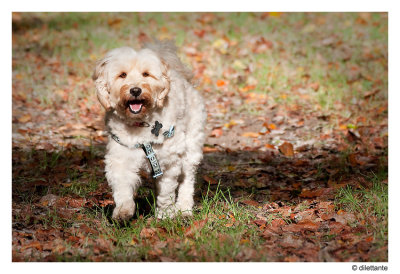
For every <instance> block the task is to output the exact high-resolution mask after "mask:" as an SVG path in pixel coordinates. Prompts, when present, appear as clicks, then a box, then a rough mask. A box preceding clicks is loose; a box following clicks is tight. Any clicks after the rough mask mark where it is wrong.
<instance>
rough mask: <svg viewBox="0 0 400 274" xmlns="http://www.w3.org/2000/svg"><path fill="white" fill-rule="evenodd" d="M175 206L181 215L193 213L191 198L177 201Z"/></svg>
mask: <svg viewBox="0 0 400 274" xmlns="http://www.w3.org/2000/svg"><path fill="white" fill-rule="evenodd" d="M176 207H177V209H178V210H179V211H180V213H181V214H182V216H183V217H191V216H192V215H193V213H192V208H193V200H188V201H179V202H178V203H176Z"/></svg>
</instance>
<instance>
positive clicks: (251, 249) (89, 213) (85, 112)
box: [12, 13, 388, 262]
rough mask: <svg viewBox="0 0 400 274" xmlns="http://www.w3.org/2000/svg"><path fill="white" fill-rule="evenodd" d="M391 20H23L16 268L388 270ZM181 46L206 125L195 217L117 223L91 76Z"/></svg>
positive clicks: (88, 16)
mask: <svg viewBox="0 0 400 274" xmlns="http://www.w3.org/2000/svg"><path fill="white" fill-rule="evenodd" d="M387 20H388V18H387V14H386V13H382V14H380V13H64V14H60V13H14V14H13V37H12V41H13V45H12V50H13V52H12V58H13V59H12V64H13V82H12V84H13V90H12V103H13V106H12V119H13V121H12V122H13V123H12V124H13V125H12V134H13V139H12V259H13V261H164V262H165V261H266V262H267V261H284V262H295V261H319V262H322V261H328V262H336V261H340V262H343V261H353V262H361V261H363V262H365V261H375V262H376V261H382V262H386V261H388V103H387V102H388V94H387V85H388V74H387V73H388V47H387V42H388V34H387V28H388V23H387ZM151 37H157V38H159V39H164V38H168V39H174V40H175V41H176V44H177V45H178V48H179V55H180V57H181V58H182V60H183V61H184V62H185V63H187V64H188V65H190V66H191V68H192V69H193V71H194V74H195V84H196V88H197V89H198V90H199V92H201V93H202V95H203V96H204V98H205V102H206V107H207V113H208V119H207V126H206V133H207V139H206V144H205V146H204V159H203V161H202V164H201V165H200V167H199V171H198V176H197V181H198V183H197V185H196V191H195V209H194V215H193V217H191V218H183V217H179V216H178V217H177V218H176V219H173V220H170V219H166V220H157V219H155V218H154V206H153V204H154V199H153V195H152V191H151V189H152V182H151V180H150V179H149V176H148V175H147V174H142V175H143V180H144V182H145V183H144V185H143V187H142V188H140V190H139V192H138V198H137V200H136V202H137V205H138V210H137V212H136V214H135V217H134V218H133V219H132V220H131V221H129V222H125V223H124V224H120V223H116V222H114V221H113V220H112V219H111V217H110V216H111V212H112V208H113V206H114V202H113V199H112V195H111V189H110V188H109V187H108V185H107V182H106V180H105V176H104V162H103V157H104V154H105V145H106V142H107V134H106V132H105V131H104V122H103V115H104V110H103V109H102V108H101V105H100V104H99V103H98V101H97V98H96V95H95V89H94V84H93V83H92V80H91V73H92V71H93V69H94V65H95V61H96V60H97V59H100V58H101V57H102V56H104V54H105V53H106V52H107V51H108V50H110V49H112V48H114V47H118V46H124V45H128V46H132V47H134V48H138V46H139V45H140V44H141V43H143V42H146V41H148V40H150V38H151Z"/></svg>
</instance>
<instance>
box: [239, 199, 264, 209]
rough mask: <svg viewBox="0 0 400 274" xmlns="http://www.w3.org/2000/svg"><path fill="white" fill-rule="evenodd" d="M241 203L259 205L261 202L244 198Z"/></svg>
mask: <svg viewBox="0 0 400 274" xmlns="http://www.w3.org/2000/svg"><path fill="white" fill-rule="evenodd" d="M241 203H243V204H245V205H249V206H255V207H258V206H259V205H260V204H259V203H258V202H256V201H253V200H244V201H242V202H241Z"/></svg>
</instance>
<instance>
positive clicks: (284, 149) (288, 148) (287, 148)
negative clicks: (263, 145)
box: [279, 142, 294, 157]
mask: <svg viewBox="0 0 400 274" xmlns="http://www.w3.org/2000/svg"><path fill="white" fill-rule="evenodd" d="M279 151H280V152H281V153H282V154H283V155H285V156H287V157H293V156H294V150H293V145H292V144H291V143H288V142H284V143H283V144H282V145H280V146H279Z"/></svg>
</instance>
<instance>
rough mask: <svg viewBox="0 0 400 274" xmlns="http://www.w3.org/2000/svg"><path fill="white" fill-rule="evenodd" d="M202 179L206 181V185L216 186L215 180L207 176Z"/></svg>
mask: <svg viewBox="0 0 400 274" xmlns="http://www.w3.org/2000/svg"><path fill="white" fill-rule="evenodd" d="M203 179H204V181H206V182H207V183H209V184H210V185H216V184H218V182H217V180H215V179H214V178H211V177H209V176H207V175H203Z"/></svg>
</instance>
